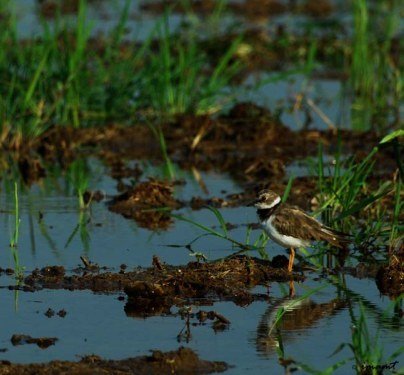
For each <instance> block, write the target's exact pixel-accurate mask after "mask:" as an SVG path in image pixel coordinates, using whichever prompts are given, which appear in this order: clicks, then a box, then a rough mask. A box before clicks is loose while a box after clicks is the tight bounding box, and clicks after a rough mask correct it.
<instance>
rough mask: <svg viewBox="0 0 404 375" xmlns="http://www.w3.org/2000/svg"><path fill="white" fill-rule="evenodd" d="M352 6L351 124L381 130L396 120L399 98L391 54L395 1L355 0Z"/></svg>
mask: <svg viewBox="0 0 404 375" xmlns="http://www.w3.org/2000/svg"><path fill="white" fill-rule="evenodd" d="M371 5H373V8H371ZM352 6H353V16H354V33H353V41H352V56H351V63H350V80H351V84H352V87H353V89H354V101H353V105H352V127H353V129H356V130H367V129H370V128H373V129H378V130H383V129H386V127H387V126H386V124H387V123H388V122H389V121H390V122H391V121H392V118H394V119H395V120H394V121H396V122H397V121H399V114H398V108H399V103H400V100H401V98H402V76H401V73H400V66H399V63H397V62H395V61H394V58H392V55H391V46H392V41H393V37H394V36H395V35H396V34H397V31H398V28H399V19H400V18H399V9H400V8H399V2H398V1H395V0H393V1H378V2H375V3H374V4H373V3H372V4H371V2H370V1H367V0H356V1H353V2H352Z"/></svg>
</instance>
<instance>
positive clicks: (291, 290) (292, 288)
mask: <svg viewBox="0 0 404 375" xmlns="http://www.w3.org/2000/svg"><path fill="white" fill-rule="evenodd" d="M294 296H295V283H294V282H293V280H290V281H289V297H290V298H293V297H294Z"/></svg>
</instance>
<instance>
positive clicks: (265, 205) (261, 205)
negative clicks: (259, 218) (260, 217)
mask: <svg viewBox="0 0 404 375" xmlns="http://www.w3.org/2000/svg"><path fill="white" fill-rule="evenodd" d="M280 201H281V197H277V198H276V199H275V200H274V201H273V202H272V203H271V204H268V203H256V204H255V207H257V208H258V209H260V210H268V209H269V208H272V207H275V206H276V205H277V204H278V203H280Z"/></svg>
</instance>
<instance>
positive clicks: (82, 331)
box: [0, 159, 404, 374]
mask: <svg viewBox="0 0 404 375" xmlns="http://www.w3.org/2000/svg"><path fill="white" fill-rule="evenodd" d="M90 166H91V171H92V178H91V180H90V188H91V189H94V190H103V191H104V192H105V193H106V195H107V196H110V195H113V194H115V193H116V189H115V186H116V182H115V181H114V180H113V179H111V178H110V177H107V176H106V169H105V168H104V167H103V166H102V164H101V163H100V162H98V161H97V160H95V159H93V160H92V161H91V162H90ZM149 171H151V169H149ZM154 174H155V175H158V174H159V169H155V173H154ZM201 177H202V179H203V181H204V183H205V185H206V188H207V189H208V190H209V195H210V196H223V195H225V194H226V193H236V192H238V191H240V187H239V186H237V184H235V183H234V182H233V181H231V179H229V178H228V177H226V176H221V175H219V174H215V173H213V172H212V173H202V174H201ZM181 178H183V179H184V180H185V182H186V183H185V185H180V186H178V187H177V188H176V196H177V197H178V198H179V199H182V200H184V201H187V200H190V199H191V197H193V196H202V197H203V196H206V193H205V192H204V190H203V189H202V188H201V187H200V185H199V184H198V183H196V182H195V180H193V178H192V175H191V174H189V173H185V172H183V173H182V174H181ZM52 184H53V185H52ZM6 185H7V184H4V185H3V189H2V193H1V204H2V211H1V213H0V223H1V233H2V236H1V244H0V247H1V249H3V251H2V252H1V253H0V265H1V267H2V268H7V267H11V268H14V264H13V258H12V256H11V251H10V249H9V247H8V243H9V237H8V236H7V233H10V232H12V227H13V215H12V214H11V211H12V209H13V204H12V192H11V191H9V189H6V188H5V187H6ZM66 186H67V187H66ZM57 187H58V188H57ZM7 190H8V191H7ZM107 201H108V198H106V199H105V200H104V201H101V202H99V203H93V204H92V205H91V208H90V209H89V210H88V211H85V212H80V210H78V201H77V198H76V197H75V196H74V194H73V192H72V189H71V188H69V183H68V182H66V180H65V178H64V176H63V175H58V176H52V175H49V176H48V177H47V178H46V179H45V181H44V182H43V184H42V186H37V185H35V186H33V187H32V188H31V189H29V190H27V191H25V192H20V206H21V207H20V217H21V227H20V238H19V246H18V253H19V261H20V265H21V266H23V267H24V268H25V273H26V274H27V273H28V272H31V271H32V270H33V269H34V268H36V267H43V266H45V265H55V264H57V265H63V266H65V267H66V269H67V270H71V269H72V268H74V267H76V266H77V265H78V264H79V263H80V260H79V257H80V256H81V255H85V256H87V257H88V258H89V259H90V260H91V261H94V262H97V263H98V264H99V265H101V266H104V265H105V266H107V267H109V268H112V269H113V270H115V271H117V270H119V266H120V265H121V264H122V263H125V264H126V265H127V266H128V269H129V270H131V269H133V268H136V267H138V266H149V265H150V264H151V261H152V256H153V255H154V254H156V255H158V256H159V257H160V258H161V260H162V261H164V262H167V263H169V264H184V263H186V262H188V261H191V260H193V258H192V257H190V256H189V254H188V250H186V249H185V247H184V248H181V247H180V248H178V247H169V246H167V245H186V244H187V243H189V242H191V241H192V240H193V239H194V238H195V237H196V236H197V235H199V234H201V231H200V230H199V229H198V228H194V227H193V226H191V225H190V224H188V223H185V222H179V221H176V222H174V224H173V225H172V227H171V228H170V229H169V230H167V231H161V232H151V231H149V230H147V229H142V228H139V227H137V225H136V223H134V222H132V221H130V220H126V219H124V218H123V217H121V216H120V215H117V214H114V213H112V212H110V211H109V210H108V208H107ZM40 212H41V216H42V218H41V219H40V218H39V217H40V214H39V213H40ZM221 212H222V214H223V216H224V218H225V220H226V221H228V222H230V223H232V224H235V225H238V226H237V227H236V228H235V229H233V230H232V231H231V232H230V233H231V236H232V237H233V238H235V239H237V240H239V241H244V240H245V236H246V224H247V223H251V222H255V221H256V218H255V212H254V210H253V209H250V208H246V207H238V208H232V209H230V208H228V209H222V210H221ZM179 213H181V214H183V215H185V216H187V217H190V218H192V219H193V220H195V221H197V222H199V223H202V224H204V225H208V226H213V225H218V224H217V222H216V220H215V218H214V216H213V215H212V213H211V212H209V211H208V210H206V209H202V210H198V211H192V210H190V209H189V208H184V209H181V210H179ZM80 215H82V216H83V215H84V216H85V217H86V219H85V222H86V224H85V226H84V228H85V232H86V233H87V236H88V237H86V236H85V235H81V232H80V228H79V229H78V230H77V233H76V234H75V235H74V236H73V239H71V240H70V242H69V237H71V236H72V233H73V232H74V231H75V229H76V227H77V225H78V221H80ZM258 235H259V231H253V234H252V237H253V238H256V237H257V236H258ZM86 238H87V240H86ZM67 242H69V243H68V245H67V246H66V243H67ZM193 248H194V250H195V251H201V252H203V253H204V254H205V255H206V256H207V257H208V258H209V259H216V258H219V257H223V256H226V255H228V254H230V253H231V252H232V248H231V245H229V244H228V243H226V242H223V241H221V240H218V239H216V238H211V237H203V238H201V239H200V240H199V241H197V242H196V243H195V244H193ZM267 250H268V253H269V255H270V257H272V256H274V255H277V254H284V250H283V249H281V248H280V247H279V246H277V245H274V244H273V243H269V244H268V245H267ZM14 284H15V280H14V278H13V277H10V276H6V275H4V274H2V275H1V276H0V288H1V289H0V298H1V301H2V304H1V306H2V307H1V309H0V321H2V322H7V324H4V325H3V326H2V329H1V333H0V349H4V351H3V350H1V351H0V359H7V360H10V361H12V362H20V363H30V362H44V361H45V362H46V361H49V360H53V359H67V360H77V358H78V357H77V356H80V355H86V354H91V353H95V354H97V355H100V356H103V357H105V358H110V359H121V358H126V357H133V356H137V355H142V354H147V353H148V351H149V350H150V349H160V350H171V349H176V348H178V346H179V345H180V344H181V345H185V346H189V347H191V348H193V349H195V350H196V351H197V353H198V354H199V355H200V356H201V357H202V358H204V359H208V360H221V361H226V362H228V363H229V364H231V365H233V366H234V368H232V369H230V370H229V373H232V374H233V373H234V374H243V373H245V372H246V371H248V372H249V373H253V374H255V373H256V374H258V373H262V372H263V371H265V372H267V373H282V372H283V371H284V370H283V368H282V366H281V365H280V364H279V363H278V351H279V350H278V349H277V348H279V345H280V342H281V341H282V343H283V347H284V357H285V358H292V359H294V360H295V361H297V362H301V363H304V364H306V365H309V366H311V367H314V368H317V369H324V368H326V367H328V366H330V365H332V364H334V363H336V362H338V361H339V360H342V359H346V358H349V357H352V354H351V353H350V352H349V350H348V349H347V348H345V349H344V350H342V351H341V352H340V353H338V354H336V355H335V356H332V357H330V355H331V354H332V353H333V352H334V350H335V349H336V348H337V347H338V345H340V344H341V343H343V342H350V341H351V332H352V331H351V326H352V324H353V322H352V316H357V315H358V313H359V302H361V303H362V304H364V305H365V306H366V307H365V308H366V313H367V317H368V324H369V330H370V332H371V334H372V335H375V334H376V333H377V332H378V334H379V340H380V341H379V343H380V344H382V345H383V346H384V351H385V353H386V354H391V353H392V352H393V351H395V350H396V349H397V348H398V347H399V345H400V342H401V341H400V339H401V336H400V334H399V328H400V325H402V323H401V322H400V319H399V318H398V317H397V315H396V314H395V313H394V312H393V311H392V310H391V302H390V301H389V300H388V299H387V298H381V297H380V295H379V292H378V290H377V288H376V285H375V283H374V280H372V279H362V280H359V279H355V278H353V277H351V276H346V277H345V280H341V279H340V280H339V281H338V282H337V281H335V280H334V279H333V278H332V277H325V278H319V275H317V274H315V273H307V279H306V281H305V282H303V283H301V284H298V285H297V286H296V292H297V297H299V296H301V295H303V294H305V293H307V292H308V291H310V290H314V289H316V288H319V287H321V286H324V289H321V290H319V291H317V292H316V293H314V294H312V295H311V296H310V297H308V298H307V299H305V300H303V301H299V300H295V302H294V305H293V308H290V304H291V303H292V301H293V300H290V299H289V298H288V297H287V290H288V289H287V288H288V285H287V284H283V283H273V284H271V285H270V286H269V288H268V289H267V288H264V287H257V288H256V290H255V292H257V293H262V294H268V296H269V299H268V301H261V302H253V303H252V304H250V305H248V306H244V307H242V306H236V305H235V304H234V303H232V302H224V301H217V302H216V303H214V304H213V305H211V304H208V305H207V306H193V312H197V311H199V310H204V311H211V310H215V311H217V312H218V313H220V314H222V315H223V316H225V317H226V318H227V319H229V320H230V322H231V324H230V326H229V327H228V328H226V329H224V330H219V331H215V330H214V328H213V324H212V322H211V321H209V320H208V321H206V322H205V323H204V324H200V323H199V322H198V321H197V319H196V318H191V332H190V333H191V335H190V337H189V339H188V340H185V338H184V337H183V339H182V340H178V338H177V335H178V334H179V333H180V331H181V330H182V329H183V328H184V324H185V322H184V320H183V319H181V317H180V315H179V314H178V308H176V307H172V308H171V311H170V314H168V315H164V316H154V317H148V318H142V317H133V316H128V315H127V314H126V313H125V303H126V297H125V295H124V294H123V293H112V294H108V295H104V294H94V293H92V292H89V291H75V292H70V291H64V290H46V289H45V290H41V291H37V292H34V293H31V292H23V291H13V290H9V289H8V286H9V285H14ZM338 285H339V286H340V287H338ZM341 285H345V287H344V289H342V288H341ZM119 297H122V298H119ZM199 303H202V304H203V301H199ZM190 305H191V306H192V301H190ZM281 307H285V308H286V307H288V309H287V310H288V311H287V313H286V315H285V317H284V319H283V322H282V324H281V325H280V326H279V329H274V330H272V331H271V327H272V325H273V322H274V318H275V316H276V313H277V311H278V310H279V309H280V308H281ZM49 308H50V309H52V310H53V311H54V315H53V316H50V317H48V316H46V315H45V313H46V312H47V311H48V309H49ZM387 308H390V310H389V312H388V313H387V314H384V311H385V310H386V309H387ZM60 310H65V311H66V315H65V316H64V317H61V316H59V315H58V314H57V313H58V312H59V311H60ZM89 317H91V319H89ZM13 334H26V335H31V336H32V337H56V338H58V341H56V343H55V345H52V346H50V347H49V348H47V349H40V348H39V347H37V346H36V345H35V344H31V345H21V346H13V345H12V343H11V341H10V338H11V336H12V335H13ZM139 338H141V339H139ZM280 340H281V341H280ZM178 341H180V343H179V342H178ZM399 360H400V358H399ZM401 360H404V359H403V358H401ZM352 365H353V361H349V362H348V363H347V364H346V365H345V366H344V367H342V368H341V369H339V370H338V371H337V372H336V373H340V374H346V373H351V371H350V370H351V367H352Z"/></svg>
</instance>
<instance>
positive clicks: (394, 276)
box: [376, 250, 404, 299]
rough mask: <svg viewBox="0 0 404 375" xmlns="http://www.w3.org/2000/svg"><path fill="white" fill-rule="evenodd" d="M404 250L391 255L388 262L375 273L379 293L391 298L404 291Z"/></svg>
mask: <svg viewBox="0 0 404 375" xmlns="http://www.w3.org/2000/svg"><path fill="white" fill-rule="evenodd" d="M403 262H404V251H403V250H401V252H400V254H398V255H393V256H392V257H391V259H390V264H388V265H386V266H382V267H380V269H379V271H378V272H377V275H376V285H377V287H378V288H379V290H380V293H382V294H385V295H388V296H389V297H391V298H392V299H395V298H397V297H398V296H400V295H401V294H403V293H404V263H403Z"/></svg>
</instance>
